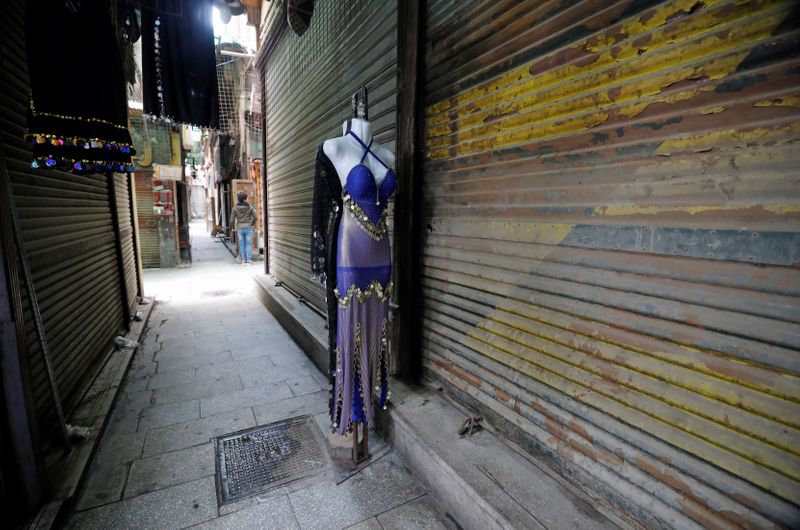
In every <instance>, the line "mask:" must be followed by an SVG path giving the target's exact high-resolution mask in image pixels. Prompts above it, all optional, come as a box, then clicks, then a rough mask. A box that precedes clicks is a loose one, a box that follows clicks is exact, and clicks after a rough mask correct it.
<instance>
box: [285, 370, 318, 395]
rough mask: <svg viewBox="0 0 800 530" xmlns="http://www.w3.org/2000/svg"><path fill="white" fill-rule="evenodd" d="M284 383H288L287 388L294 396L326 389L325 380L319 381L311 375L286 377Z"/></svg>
mask: <svg viewBox="0 0 800 530" xmlns="http://www.w3.org/2000/svg"><path fill="white" fill-rule="evenodd" d="M286 384H287V385H289V388H290V389H291V390H292V394H294V395H295V396H302V395H304V394H311V393H313V392H319V391H320V390H326V389H327V388H328V383H327V382H326V383H320V382H319V381H318V380H317V378H315V377H314V376H313V375H306V376H304V377H295V378H292V379H287V380H286Z"/></svg>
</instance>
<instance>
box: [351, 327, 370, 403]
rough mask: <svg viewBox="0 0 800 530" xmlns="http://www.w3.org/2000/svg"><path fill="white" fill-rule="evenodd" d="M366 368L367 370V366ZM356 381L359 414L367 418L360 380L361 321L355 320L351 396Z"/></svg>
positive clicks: (362, 386)
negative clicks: (359, 404) (359, 399)
mask: <svg viewBox="0 0 800 530" xmlns="http://www.w3.org/2000/svg"><path fill="white" fill-rule="evenodd" d="M367 370H369V366H368V367H367ZM356 382H358V394H359V395H360V396H361V414H362V415H363V416H364V419H367V417H368V416H367V409H366V400H365V399H364V382H363V381H362V380H361V322H356V342H355V347H354V348H353V397H355V386H356Z"/></svg>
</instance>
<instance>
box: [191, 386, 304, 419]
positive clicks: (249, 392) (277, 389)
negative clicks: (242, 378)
mask: <svg viewBox="0 0 800 530" xmlns="http://www.w3.org/2000/svg"><path fill="white" fill-rule="evenodd" d="M292 396H293V394H292V391H291V390H290V389H289V387H288V386H287V385H286V383H283V382H280V383H270V384H267V385H264V386H258V387H252V388H247V389H244V390H236V391H234V392H227V393H225V394H220V395H218V396H213V397H209V398H203V399H201V400H200V411H201V414H202V416H204V417H205V416H213V415H216V414H221V413H223V412H227V411H230V410H237V409H240V408H244V407H252V406H254V405H262V404H265V403H272V402H273V401H280V400H282V399H286V398H290V397H292Z"/></svg>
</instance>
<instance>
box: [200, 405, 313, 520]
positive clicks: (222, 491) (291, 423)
mask: <svg viewBox="0 0 800 530" xmlns="http://www.w3.org/2000/svg"><path fill="white" fill-rule="evenodd" d="M215 448H216V454H217V493H218V497H219V504H220V505H223V504H228V503H230V502H234V501H237V500H239V499H242V498H244V497H249V496H251V495H255V494H257V493H261V492H263V491H265V490H268V489H272V488H274V487H277V486H280V485H282V484H286V483H287V482H291V481H293V480H297V479H299V478H303V477H307V476H309V475H313V474H316V473H319V472H321V471H323V470H325V469H327V467H328V457H327V455H326V454H325V452H324V451H323V449H322V445H321V440H320V437H319V434H318V433H317V428H316V426H315V425H314V422H313V420H312V419H311V418H310V417H309V416H302V417H299V418H292V419H290V420H284V421H279V422H276V423H271V424H269V425H267V426H264V427H257V428H255V429H248V430H246V431H241V432H238V433H234V434H226V435H225V436H220V437H219V438H216V440H215Z"/></svg>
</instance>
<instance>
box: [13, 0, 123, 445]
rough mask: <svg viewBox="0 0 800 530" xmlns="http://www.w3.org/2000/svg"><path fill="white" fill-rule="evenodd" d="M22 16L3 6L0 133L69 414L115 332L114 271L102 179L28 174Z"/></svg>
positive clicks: (119, 312) (44, 404) (42, 402)
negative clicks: (25, 137)
mask: <svg viewBox="0 0 800 530" xmlns="http://www.w3.org/2000/svg"><path fill="white" fill-rule="evenodd" d="M23 12H24V8H23V2H21V1H12V2H10V3H8V4H6V5H4V11H3V16H4V21H3V31H2V32H0V46H1V47H0V57H1V58H2V66H3V69H4V75H2V76H0V79H2V86H0V121H2V124H1V126H0V134H2V139H3V145H4V150H5V157H6V162H7V165H8V170H9V174H10V178H11V185H12V189H13V193H14V197H15V199H16V205H17V209H18V211H19V216H20V224H21V227H22V236H23V240H24V245H25V251H26V253H27V255H28V258H29V261H30V267H31V272H32V275H33V282H34V286H35V288H36V293H37V295H38V298H39V306H40V308H41V312H42V319H43V321H44V328H45V331H46V333H47V341H48V346H49V349H50V355H51V357H52V362H53V368H54V371H55V375H56V383H57V385H58V389H59V392H60V394H61V398H62V400H63V402H64V409H65V412H66V413H67V414H69V412H70V411H71V410H72V409H73V408H74V407H75V405H76V404H77V402H78V400H79V398H80V397H81V395H82V394H83V392H84V391H85V389H86V388H87V386H88V385H89V384H90V383H91V382H92V379H93V378H94V376H95V374H96V373H97V371H98V370H99V369H100V366H101V364H102V362H103V361H104V360H105V355H106V354H107V353H108V352H109V348H110V346H111V341H112V339H113V338H114V336H115V335H116V334H117V333H119V331H120V329H121V328H122V327H123V324H124V323H123V302H122V299H121V296H120V281H121V277H120V275H121V274H122V271H121V268H120V266H119V262H118V260H117V254H116V248H115V243H114V241H115V240H114V226H113V223H112V211H111V204H110V195H109V191H110V190H109V189H108V180H107V178H106V176H105V175H85V176H81V175H73V174H69V173H64V172H61V171H45V170H33V169H31V167H30V160H31V149H30V146H28V145H27V144H26V143H25V142H24V141H23V140H22V131H23V130H24V129H25V116H26V108H27V101H28V92H29V89H28V70H27V63H26V55H25V39H24V35H23V33H22V32H23V27H24V24H23ZM23 306H24V307H23V313H24V316H25V320H24V322H23V326H24V329H25V334H26V342H25V347H26V349H27V352H28V355H29V358H28V363H29V368H30V378H31V391H32V394H33V399H34V402H35V410H36V416H37V420H38V424H39V427H40V429H41V431H42V432H43V434H45V435H46V434H47V433H48V432H50V431H52V429H53V428H54V427H55V421H56V419H55V413H54V407H53V406H52V400H51V397H50V390H49V387H48V384H47V379H46V375H45V370H44V365H43V363H42V358H41V353H40V351H39V347H38V344H37V341H36V332H35V326H34V324H33V315H32V312H31V308H30V304H29V301H28V297H27V295H26V294H23Z"/></svg>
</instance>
